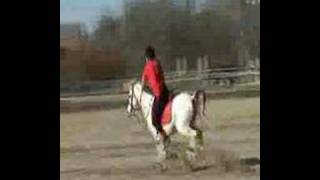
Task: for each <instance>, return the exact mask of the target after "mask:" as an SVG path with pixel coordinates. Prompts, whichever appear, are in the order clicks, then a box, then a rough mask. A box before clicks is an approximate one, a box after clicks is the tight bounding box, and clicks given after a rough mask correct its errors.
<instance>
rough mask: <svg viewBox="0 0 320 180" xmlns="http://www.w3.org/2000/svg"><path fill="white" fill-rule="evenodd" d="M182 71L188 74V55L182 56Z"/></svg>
mask: <svg viewBox="0 0 320 180" xmlns="http://www.w3.org/2000/svg"><path fill="white" fill-rule="evenodd" d="M181 65H182V72H181V74H186V73H187V71H188V64H187V58H186V57H183V58H182V64H181Z"/></svg>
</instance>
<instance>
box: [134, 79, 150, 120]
mask: <svg viewBox="0 0 320 180" xmlns="http://www.w3.org/2000/svg"><path fill="white" fill-rule="evenodd" d="M134 85H135V83H132V84H131V92H132V95H131V97H130V99H131V101H130V103H129V105H130V108H131V112H130V114H129V117H132V116H136V117H137V115H136V112H137V111H139V112H141V110H142V107H141V104H140V103H141V102H140V101H139V99H138V98H137V97H136V95H135V93H134ZM141 93H142V90H141ZM133 98H135V99H136V100H137V102H138V103H137V104H138V107H134V106H133ZM150 104H151V105H152V100H151V102H150ZM150 111H152V110H151V109H150V110H149V111H148V112H147V114H146V115H143V118H144V119H146V117H148V115H149V113H151V112H150Z"/></svg>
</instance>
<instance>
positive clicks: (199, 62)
mask: <svg viewBox="0 0 320 180" xmlns="http://www.w3.org/2000/svg"><path fill="white" fill-rule="evenodd" d="M202 69H203V63H202V57H201V56H199V57H198V59H197V70H198V74H201V71H202Z"/></svg>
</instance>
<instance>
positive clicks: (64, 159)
mask: <svg viewBox="0 0 320 180" xmlns="http://www.w3.org/2000/svg"><path fill="white" fill-rule="evenodd" d="M207 109H208V116H209V119H210V127H211V128H210V129H208V130H205V131H204V137H205V145H206V147H205V152H204V153H205V157H206V161H207V163H206V165H202V166H199V168H197V169H195V170H194V171H190V170H186V169H185V168H184V167H185V166H183V164H182V163H181V162H182V161H181V159H179V158H178V159H176V160H168V164H169V167H170V168H169V169H168V170H167V171H166V172H160V171H159V169H157V168H154V167H153V165H154V164H155V157H156V151H155V147H154V144H153V141H152V139H151V137H150V135H149V133H148V132H147V131H146V129H144V127H143V126H141V125H139V124H138V123H137V121H136V120H135V119H130V118H128V117H127V114H126V112H125V107H123V108H121V109H120V108H119V109H113V110H100V111H90V112H78V113H62V114H60V179H61V180H67V179H70V180H82V179H90V180H102V179H103V180H106V179H108V180H112V179H120V180H121V179H123V180H125V179H145V180H147V179H152V180H165V179H176V180H182V179H183V180H184V179H201V180H209V179H210V180H212V179H216V180H236V179H237V180H239V179H240V180H242V179H243V180H251V179H252V180H253V179H254V180H256V179H260V162H259V161H260V97H255V98H232V99H220V100H218V99H217V100H210V101H208V107H207ZM172 141H173V142H172V147H181V146H179V143H185V142H186V139H184V138H183V137H181V136H180V135H177V134H176V135H174V137H173V139H172ZM239 159H244V160H246V161H244V160H241V163H240V161H239ZM250 163H251V164H250Z"/></svg>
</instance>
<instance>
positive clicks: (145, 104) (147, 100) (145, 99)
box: [141, 91, 152, 111]
mask: <svg viewBox="0 0 320 180" xmlns="http://www.w3.org/2000/svg"><path fill="white" fill-rule="evenodd" d="M151 100H152V96H151V95H150V94H148V93H146V92H144V91H142V99H141V106H142V110H143V111H148V110H149V109H148V108H150V104H151Z"/></svg>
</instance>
